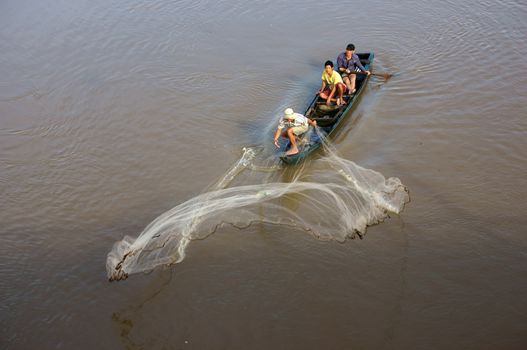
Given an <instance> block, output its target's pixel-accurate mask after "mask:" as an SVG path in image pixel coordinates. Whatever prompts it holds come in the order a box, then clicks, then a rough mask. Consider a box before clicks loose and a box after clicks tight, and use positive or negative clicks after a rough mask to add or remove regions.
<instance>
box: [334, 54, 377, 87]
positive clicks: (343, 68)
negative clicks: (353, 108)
mask: <svg viewBox="0 0 527 350" xmlns="http://www.w3.org/2000/svg"><path fill="white" fill-rule="evenodd" d="M337 66H338V69H339V73H340V74H341V75H342V80H343V81H344V84H346V87H347V88H348V93H349V94H350V95H353V94H354V93H355V91H357V90H356V89H355V79H356V78H357V75H356V74H350V73H351V72H354V71H357V72H364V73H366V74H368V75H370V71H369V70H366V69H365V68H364V66H363V65H362V63H360V59H359V56H357V54H356V53H355V45H353V44H348V46H346V51H344V52H343V53H341V54H340V55H339V57H338V58H337Z"/></svg>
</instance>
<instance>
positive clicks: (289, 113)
mask: <svg viewBox="0 0 527 350" xmlns="http://www.w3.org/2000/svg"><path fill="white" fill-rule="evenodd" d="M294 115H295V112H294V111H293V108H287V109H286V110H285V111H284V119H293V118H294Z"/></svg>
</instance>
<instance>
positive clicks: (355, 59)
mask: <svg viewBox="0 0 527 350" xmlns="http://www.w3.org/2000/svg"><path fill="white" fill-rule="evenodd" d="M337 66H338V67H339V72H340V68H346V69H349V70H350V71H352V72H353V71H355V70H357V68H359V69H360V70H361V71H363V72H366V69H365V68H364V67H363V66H362V63H360V59H359V56H357V54H356V53H354V54H353V55H351V59H350V60H347V59H346V53H345V52H343V53H341V54H340V55H339V57H338V58H337Z"/></svg>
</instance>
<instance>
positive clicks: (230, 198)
mask: <svg viewBox="0 0 527 350" xmlns="http://www.w3.org/2000/svg"><path fill="white" fill-rule="evenodd" d="M323 149H324V152H323V154H324V156H322V157H320V158H318V159H315V160H312V161H309V162H306V163H304V164H303V165H301V166H299V167H296V168H291V169H293V170H291V171H292V173H291V174H289V179H288V181H284V179H283V177H284V174H285V173H286V171H277V170H279V169H280V165H279V163H278V161H277V160H276V159H275V157H272V158H269V159H271V160H269V159H268V160H267V163H268V164H264V165H257V164H255V163H256V160H258V159H257V155H258V154H259V152H260V151H261V149H257V148H250V147H247V148H244V151H243V155H242V156H241V158H240V160H238V161H237V162H236V163H235V164H234V165H233V166H232V167H231V169H229V170H228V171H227V172H226V173H225V175H224V176H223V177H222V178H221V179H220V180H219V181H218V182H217V183H216V184H215V185H214V186H213V187H212V188H211V189H210V190H209V191H207V192H205V193H203V194H200V195H198V196H196V197H194V198H192V199H190V200H188V201H186V202H184V203H181V204H179V205H178V206H176V207H174V208H172V209H171V210H169V211H167V212H165V213H164V214H162V215H161V216H159V217H158V218H157V219H155V220H154V221H153V222H152V223H150V224H149V225H148V226H147V227H146V228H145V229H144V230H143V232H142V233H141V234H140V235H139V237H137V238H133V237H129V236H126V237H124V238H123V240H122V241H119V242H117V243H116V244H115V245H114V247H113V249H112V250H111V252H110V253H109V254H108V258H107V261H106V268H107V272H108V278H109V279H110V280H120V279H125V278H126V277H128V275H130V274H133V273H138V272H147V271H151V270H152V269H154V268H156V267H157V266H161V265H171V264H175V263H178V262H181V261H182V260H183V259H184V258H185V250H186V248H187V246H188V244H189V243H190V242H192V241H193V240H196V239H203V238H205V237H207V236H208V235H210V234H212V233H213V232H215V231H216V229H217V228H218V227H219V226H221V225H223V224H230V225H232V226H235V227H238V228H244V227H247V226H249V225H251V224H252V223H254V222H261V223H271V224H278V225H288V226H291V227H296V228H298V229H302V230H305V231H307V232H309V233H311V234H312V235H313V236H315V237H317V238H319V239H324V240H336V241H340V242H342V241H344V240H346V239H347V238H353V237H354V236H355V235H357V234H358V235H363V234H364V233H365V231H366V228H367V226H369V225H373V224H376V223H379V222H381V221H383V220H384V219H385V218H386V217H387V215H388V214H389V213H390V212H392V213H399V212H400V211H401V210H402V209H403V207H404V205H405V203H406V202H408V200H409V196H408V191H407V189H406V188H405V187H404V185H403V184H402V183H401V181H400V180H399V179H397V178H388V179H385V178H384V176H383V175H382V174H380V173H378V172H376V171H373V170H370V169H365V168H362V167H360V166H358V165H357V164H355V163H353V162H352V161H349V160H346V159H343V158H341V157H339V156H338V155H337V153H336V152H335V150H334V149H333V148H332V146H331V145H330V144H329V143H328V141H327V140H324V143H323ZM260 158H262V157H260ZM264 160H265V159H264ZM242 172H243V173H244V175H246V176H245V177H244V179H242V180H241V183H239V184H236V185H233V186H231V187H228V186H229V185H232V184H233V182H234V180H235V179H236V180H238V178H239V175H240V174H241V173H242ZM261 174H265V177H264V178H263V179H262V177H261ZM254 181H258V183H251V182H254Z"/></svg>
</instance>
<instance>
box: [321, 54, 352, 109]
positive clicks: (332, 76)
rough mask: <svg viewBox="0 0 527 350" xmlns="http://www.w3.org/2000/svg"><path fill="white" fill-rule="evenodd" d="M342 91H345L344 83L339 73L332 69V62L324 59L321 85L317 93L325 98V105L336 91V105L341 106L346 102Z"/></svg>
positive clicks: (332, 99)
mask: <svg viewBox="0 0 527 350" xmlns="http://www.w3.org/2000/svg"><path fill="white" fill-rule="evenodd" d="M344 91H346V84H344V82H343V81H342V77H341V76H340V74H339V73H338V72H337V71H335V70H333V62H331V61H326V63H324V72H323V73H322V86H321V87H320V90H319V91H318V93H319V94H320V97H322V98H323V99H325V100H326V105H328V106H329V105H330V104H331V102H332V101H335V99H334V98H333V97H334V96H335V94H336V93H338V98H337V99H336V102H337V105H338V106H341V105H343V104H345V103H346V102H345V101H344V99H343V95H344Z"/></svg>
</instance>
